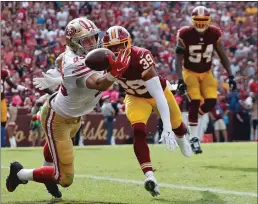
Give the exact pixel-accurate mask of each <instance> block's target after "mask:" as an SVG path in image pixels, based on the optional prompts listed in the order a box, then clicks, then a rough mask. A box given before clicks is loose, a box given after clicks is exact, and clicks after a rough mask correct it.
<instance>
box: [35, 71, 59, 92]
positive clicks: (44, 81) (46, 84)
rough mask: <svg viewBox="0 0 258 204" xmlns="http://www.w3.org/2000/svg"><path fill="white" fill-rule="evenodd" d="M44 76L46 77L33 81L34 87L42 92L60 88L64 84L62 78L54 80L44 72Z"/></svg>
mask: <svg viewBox="0 0 258 204" xmlns="http://www.w3.org/2000/svg"><path fill="white" fill-rule="evenodd" d="M42 75H43V76H44V77H42V78H34V79H33V85H34V86H35V87H36V88H38V89H40V90H44V89H47V88H50V87H53V86H58V85H60V84H61V82H62V77H56V78H53V77H51V76H49V75H48V74H45V73H44V72H42Z"/></svg>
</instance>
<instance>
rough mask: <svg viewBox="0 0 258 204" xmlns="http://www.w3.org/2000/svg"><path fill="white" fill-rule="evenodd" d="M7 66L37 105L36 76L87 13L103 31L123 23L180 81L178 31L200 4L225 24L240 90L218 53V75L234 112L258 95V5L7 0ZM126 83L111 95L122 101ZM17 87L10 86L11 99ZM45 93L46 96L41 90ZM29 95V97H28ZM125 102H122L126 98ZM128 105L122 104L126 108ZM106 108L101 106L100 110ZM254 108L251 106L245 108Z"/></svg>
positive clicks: (4, 12) (170, 77) (167, 73)
mask: <svg viewBox="0 0 258 204" xmlns="http://www.w3.org/2000/svg"><path fill="white" fill-rule="evenodd" d="M1 5H2V7H1V11H2V12H1V28H2V29H1V30H2V33H1V37H2V41H1V51H2V52H1V58H2V59H3V60H2V62H1V67H7V68H8V69H9V70H10V73H11V76H12V80H15V81H19V82H21V84H24V85H25V86H26V87H30V88H32V94H31V96H29V97H30V98H31V99H32V103H33V102H34V101H35V99H34V98H35V93H36V92H38V90H35V88H33V87H32V78H33V77H36V76H41V72H42V71H44V72H46V71H47V70H48V69H50V68H52V67H53V64H54V59H55V58H56V57H57V56H58V55H59V54H60V53H61V52H63V51H64V50H65V38H64V32H65V31H64V29H65V26H66V24H67V23H68V21H69V20H71V19H73V18H77V17H80V16H86V17H87V18H89V19H91V20H92V21H94V22H95V23H96V25H97V26H98V27H99V28H100V29H101V30H102V32H101V33H102V35H103V33H104V32H105V30H106V29H107V28H108V27H110V26H113V25H122V26H124V27H126V28H127V29H128V31H129V32H130V33H131V35H132V39H133V44H134V45H136V46H141V47H145V48H147V49H149V50H150V51H151V52H152V54H153V56H154V58H155V63H156V67H157V70H158V71H159V73H160V74H161V75H163V76H164V77H165V78H166V79H168V80H169V81H170V82H175V81H176V80H177V76H176V73H175V66H174V62H175V54H174V53H175V41H176V35H177V30H178V29H179V28H180V27H181V26H185V25H189V24H191V17H190V14H191V11H192V9H193V8H194V7H195V6H197V5H204V6H206V7H207V8H209V9H210V13H211V17H212V24H214V25H217V26H219V27H221V29H222V31H223V37H222V42H223V44H224V46H225V48H226V52H227V55H228V56H229V58H230V61H231V69H232V72H233V74H235V75H236V80H237V83H238V87H239V92H238V93H229V92H230V91H229V88H228V87H227V84H226V79H227V74H225V72H224V70H223V69H222V65H221V63H220V62H219V60H218V57H217V56H216V55H214V57H213V68H214V75H215V76H216V78H217V79H218V81H219V84H220V85H219V89H220V92H221V94H222V95H223V96H224V97H225V96H229V97H228V99H229V110H230V111H234V112H235V111H236V110H237V109H238V108H239V107H240V103H239V102H237V101H238V100H245V99H246V97H248V95H249V94H248V92H250V91H252V92H254V93H256V94H257V93H258V81H257V79H256V78H255V76H257V74H258V68H257V64H258V61H257V45H258V38H257V3H256V2H221V3H214V2H108V1H102V2H33V1H29V2H2V3H1ZM120 93H123V91H122V89H121V88H120V87H118V88H117V87H115V86H114V89H113V88H112V91H111V90H109V93H104V94H103V96H104V95H105V94H107V95H109V96H110V99H111V100H112V101H115V102H117V101H118V100H119V99H121V98H120V97H119V96H120ZM14 94H16V92H15V90H12V89H10V88H9V89H7V92H6V95H7V96H8V97H11V96H12V95H14ZM40 94H43V93H41V92H40ZM23 98H25V97H23ZM120 104H121V101H120ZM121 107H122V106H121ZM96 110H97V111H100V105H99V106H98V107H97V108H96ZM245 111H248V110H245Z"/></svg>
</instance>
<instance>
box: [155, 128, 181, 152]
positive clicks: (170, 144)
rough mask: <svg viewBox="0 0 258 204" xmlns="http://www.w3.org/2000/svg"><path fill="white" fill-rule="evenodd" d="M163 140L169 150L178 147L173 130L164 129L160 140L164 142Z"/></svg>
mask: <svg viewBox="0 0 258 204" xmlns="http://www.w3.org/2000/svg"><path fill="white" fill-rule="evenodd" d="M163 141H164V143H165V144H166V145H167V150H168V151H174V150H175V149H176V148H177V147H178V144H177V142H176V138H175V136H174V134H173V132H172V131H171V130H170V131H167V130H165V129H164V130H163V132H162V134H161V138H160V140H159V142H163Z"/></svg>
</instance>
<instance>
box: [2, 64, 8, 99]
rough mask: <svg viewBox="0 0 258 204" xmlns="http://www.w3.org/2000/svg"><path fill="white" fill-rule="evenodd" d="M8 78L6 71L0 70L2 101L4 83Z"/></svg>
mask: <svg viewBox="0 0 258 204" xmlns="http://www.w3.org/2000/svg"><path fill="white" fill-rule="evenodd" d="M8 76H9V72H8V70H7V69H1V100H2V99H4V82H5V79H6V78H7V77H8Z"/></svg>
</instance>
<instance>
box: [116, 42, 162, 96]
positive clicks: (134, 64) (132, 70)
mask: <svg viewBox="0 0 258 204" xmlns="http://www.w3.org/2000/svg"><path fill="white" fill-rule="evenodd" d="M153 65H155V62H154V59H153V57H152V54H151V52H150V51H149V50H147V49H145V48H140V47H136V46H132V47H131V62H130V65H129V68H128V69H127V70H126V71H125V73H124V74H123V75H122V76H121V77H119V78H118V80H117V82H118V83H119V84H120V85H121V86H122V87H123V88H124V90H125V92H126V93H127V94H130V95H134V96H137V97H143V98H152V96H151V95H150V94H149V92H148V90H147V88H146V86H145V81H144V80H143V79H142V77H143V76H144V75H145V74H146V73H147V72H148V71H149V70H150V68H151V67H153ZM159 78H160V83H161V86H162V88H163V90H164V89H165V88H166V80H165V79H164V78H162V77H161V76H159Z"/></svg>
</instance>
